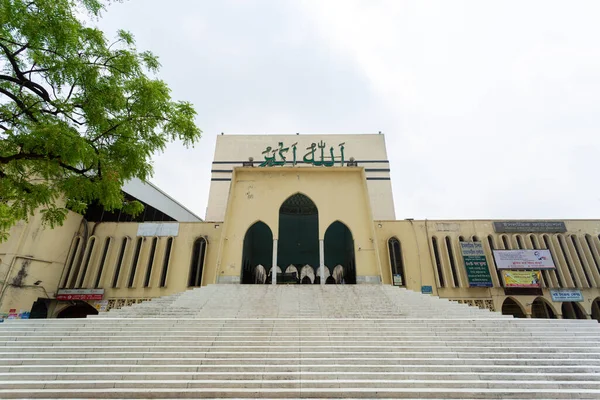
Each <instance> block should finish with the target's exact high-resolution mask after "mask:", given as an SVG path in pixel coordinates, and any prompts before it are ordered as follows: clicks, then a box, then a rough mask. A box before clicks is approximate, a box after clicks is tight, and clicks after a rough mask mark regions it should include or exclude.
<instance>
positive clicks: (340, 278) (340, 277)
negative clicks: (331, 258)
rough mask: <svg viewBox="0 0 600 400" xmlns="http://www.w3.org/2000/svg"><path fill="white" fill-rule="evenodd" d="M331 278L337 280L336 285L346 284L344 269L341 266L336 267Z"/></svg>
mask: <svg viewBox="0 0 600 400" xmlns="http://www.w3.org/2000/svg"><path fill="white" fill-rule="evenodd" d="M331 276H332V277H333V279H335V283H337V284H340V283H345V282H344V267H343V266H341V265H339V264H338V265H336V266H335V267H334V268H333V273H332V274H331Z"/></svg>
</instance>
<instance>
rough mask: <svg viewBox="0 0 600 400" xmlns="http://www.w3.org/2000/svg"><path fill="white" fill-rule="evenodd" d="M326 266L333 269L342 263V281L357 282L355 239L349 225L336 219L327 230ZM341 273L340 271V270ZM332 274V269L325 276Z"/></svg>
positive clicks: (325, 246) (325, 242)
mask: <svg viewBox="0 0 600 400" xmlns="http://www.w3.org/2000/svg"><path fill="white" fill-rule="evenodd" d="M324 248H325V266H326V268H327V267H329V268H331V269H333V268H335V267H336V266H338V265H341V267H342V269H343V274H342V275H343V279H342V282H341V283H356V263H355V260H354V239H353V238H352V232H350V229H348V227H347V226H346V225H345V224H344V223H342V222H340V221H335V222H334V223H332V224H331V225H329V227H328V228H327V231H325V241H324ZM338 273H339V272H338ZM328 275H331V270H330V271H329V273H326V274H325V276H328Z"/></svg>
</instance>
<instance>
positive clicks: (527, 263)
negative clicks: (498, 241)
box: [493, 249, 556, 270]
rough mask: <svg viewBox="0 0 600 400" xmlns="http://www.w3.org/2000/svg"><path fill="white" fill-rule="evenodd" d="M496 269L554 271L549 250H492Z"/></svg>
mask: <svg viewBox="0 0 600 400" xmlns="http://www.w3.org/2000/svg"><path fill="white" fill-rule="evenodd" d="M493 253H494V261H496V267H497V268H498V269H535V270H540V269H555V268H556V267H555V266H554V261H553V260H552V254H551V253H550V250H545V249H542V250H493Z"/></svg>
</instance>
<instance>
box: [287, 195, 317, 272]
mask: <svg viewBox="0 0 600 400" xmlns="http://www.w3.org/2000/svg"><path fill="white" fill-rule="evenodd" d="M277 237H278V240H277V264H278V265H280V266H282V267H283V268H285V267H286V266H289V265H295V266H296V268H300V267H302V266H303V265H306V264H308V265H311V266H312V267H317V266H318V265H319V209H318V208H317V205H316V204H315V202H314V201H313V200H312V199H311V198H310V197H308V196H307V195H305V194H304V193H300V192H296V193H294V194H292V195H291V196H289V197H288V198H287V199H285V200H284V201H283V203H282V204H281V206H280V207H279V232H278V236H277Z"/></svg>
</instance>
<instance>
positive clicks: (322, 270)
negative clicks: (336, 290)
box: [319, 239, 325, 285]
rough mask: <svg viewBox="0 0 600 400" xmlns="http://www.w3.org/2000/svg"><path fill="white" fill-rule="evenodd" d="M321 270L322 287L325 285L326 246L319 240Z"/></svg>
mask: <svg viewBox="0 0 600 400" xmlns="http://www.w3.org/2000/svg"><path fill="white" fill-rule="evenodd" d="M319 270H320V271H321V272H320V274H321V285H324V284H325V244H324V243H323V239H320V240H319Z"/></svg>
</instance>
